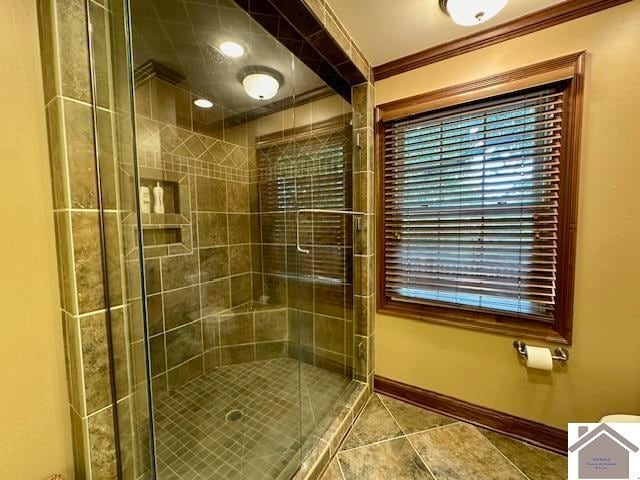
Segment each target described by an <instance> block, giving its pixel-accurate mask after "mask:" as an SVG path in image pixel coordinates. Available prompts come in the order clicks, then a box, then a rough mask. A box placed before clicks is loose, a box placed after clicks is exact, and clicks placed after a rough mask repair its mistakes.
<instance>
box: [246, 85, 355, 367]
mask: <svg viewBox="0 0 640 480" xmlns="http://www.w3.org/2000/svg"><path fill="white" fill-rule="evenodd" d="M329 106H330V107H329ZM328 107H329V108H328ZM309 110H310V113H311V114H310V115H309V116H307V121H308V123H306V124H303V125H301V126H299V127H297V128H293V129H290V130H289V131H287V132H285V138H284V139H277V140H275V141H274V140H271V141H269V140H267V141H265V142H258V145H257V146H256V158H257V166H258V185H259V192H260V208H261V210H260V215H259V217H260V223H261V225H262V245H261V246H262V257H263V276H264V285H265V288H264V293H265V295H267V296H268V297H269V298H270V299H272V298H274V299H275V301H276V302H278V303H281V304H286V305H287V307H288V308H289V335H290V341H289V355H290V356H291V357H293V358H299V359H301V360H302V361H305V362H307V363H310V364H314V365H316V366H319V367H322V368H328V369H330V370H333V371H336V372H339V373H341V374H343V375H347V376H351V374H352V371H353V355H352V349H353V326H352V318H353V315H352V309H353V301H352V298H353V282H352V261H351V258H352V248H351V219H350V218H347V217H345V216H343V215H335V214H304V215H303V216H302V217H301V218H300V224H301V227H300V241H301V243H302V245H303V246H304V247H305V248H308V249H309V250H310V254H304V253H299V252H297V251H296V214H295V212H296V210H297V209H301V208H322V209H333V210H350V209H351V175H352V171H351V154H352V146H351V141H352V138H351V126H350V119H351V115H350V110H351V106H350V105H348V104H347V103H346V102H344V101H343V100H342V99H341V98H340V97H338V96H337V95H335V96H333V97H331V98H328V99H326V100H324V101H318V102H314V103H311V104H310V106H309ZM328 110H329V112H328ZM331 110H333V111H332V112H331ZM314 111H318V113H317V114H316V115H315V117H316V119H315V121H314V114H313V112H314ZM346 111H348V112H349V113H348V114H341V113H343V112H346ZM327 113H333V114H337V115H336V116H335V117H333V118H331V119H329V120H328V121H327V120H323V121H319V120H318V118H317V117H320V118H323V115H322V114H324V116H325V117H326V116H327ZM297 123H299V124H302V123H303V121H302V119H298V120H297Z"/></svg>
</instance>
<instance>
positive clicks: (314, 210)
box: [296, 208, 365, 253]
mask: <svg viewBox="0 0 640 480" xmlns="http://www.w3.org/2000/svg"><path fill="white" fill-rule="evenodd" d="M301 213H332V214H334V215H353V216H357V217H362V216H364V215H365V213H364V212H349V211H346V210H327V209H324V208H301V209H300V210H296V248H297V249H298V251H299V252H300V253H311V250H309V249H306V248H302V247H301V246H300V214H301ZM358 220H359V219H358ZM356 228H357V229H358V230H361V226H360V223H358V225H357V227H356Z"/></svg>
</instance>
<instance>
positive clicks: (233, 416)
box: [224, 410, 242, 422]
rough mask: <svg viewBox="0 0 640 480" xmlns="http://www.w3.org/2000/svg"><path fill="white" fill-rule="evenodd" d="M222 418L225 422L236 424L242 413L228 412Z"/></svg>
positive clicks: (236, 411) (237, 411) (238, 411)
mask: <svg viewBox="0 0 640 480" xmlns="http://www.w3.org/2000/svg"><path fill="white" fill-rule="evenodd" d="M224 418H225V419H226V420H227V422H237V421H238V420H240V419H241V418H242V412H241V411H240V410H230V411H229V412H228V413H227V414H226V415H225V417H224Z"/></svg>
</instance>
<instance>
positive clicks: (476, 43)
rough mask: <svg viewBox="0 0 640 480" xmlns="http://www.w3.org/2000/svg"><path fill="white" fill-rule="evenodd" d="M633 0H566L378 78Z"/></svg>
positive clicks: (378, 73)
mask: <svg viewBox="0 0 640 480" xmlns="http://www.w3.org/2000/svg"><path fill="white" fill-rule="evenodd" d="M630 1H631V0H566V1H564V2H560V3H557V4H555V5H551V6H550V7H547V8H544V9H542V10H538V11H535V12H533V13H530V14H528V15H524V16H522V17H519V18H516V19H514V20H510V21H508V22H505V23H501V24H499V25H496V26H495V27H490V28H487V29H485V30H480V31H479V32H475V33H472V34H470V35H467V36H465V37H461V38H456V39H455V40H451V41H450V42H446V43H442V44H440V45H436V46H434V47H431V48H427V49H426V50H422V51H420V52H417V53H413V54H411V55H407V56H406V57H402V58H398V59H396V60H392V61H390V62H387V63H383V64H382V65H378V66H375V67H373V78H374V80H375V81H378V80H383V79H385V78H389V77H393V76H394V75H398V74H400V73H404V72H408V71H410V70H414V69H416V68H420V67H424V66H425V65H429V64H431V63H435V62H441V61H442V60H446V59H447V58H451V57H456V56H458V55H462V54H463V53H468V52H472V51H474V50H478V49H479V48H484V47H489V46H491V45H495V44H497V43H500V42H504V41H506V40H511V39H512V38H517V37H520V36H522V35H528V34H530V33H533V32H537V31H538V30H542V29H545V28H549V27H553V26H554V25H558V24H560V23H563V22H568V21H570V20H575V19H576V18H580V17H583V16H585V15H590V14H592V13H596V12H599V11H601V10H604V9H606V8H611V7H615V6H617V5H622V4H623V3H627V2H630Z"/></svg>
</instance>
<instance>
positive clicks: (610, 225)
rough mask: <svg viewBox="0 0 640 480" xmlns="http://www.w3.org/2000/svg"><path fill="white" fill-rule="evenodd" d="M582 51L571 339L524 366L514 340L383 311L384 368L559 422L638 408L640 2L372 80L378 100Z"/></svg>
mask: <svg viewBox="0 0 640 480" xmlns="http://www.w3.org/2000/svg"><path fill="white" fill-rule="evenodd" d="M580 50H586V51H587V52H588V56H587V72H586V85H585V95H586V103H585V109H584V116H583V132H582V136H583V141H582V159H581V173H580V203H579V217H578V243H577V259H576V265H577V266H576V284H575V316H574V343H573V346H572V347H571V348H570V350H571V359H570V361H569V362H568V365H567V367H566V370H565V371H562V372H559V371H558V372H554V373H553V374H550V375H549V374H534V373H531V372H527V370H526V369H525V368H524V367H522V366H521V365H520V364H519V363H518V361H517V358H516V354H515V353H514V350H513V349H512V347H511V342H512V340H513V338H510V337H508V336H501V335H495V334H487V333H477V332H472V331H468V330H463V329H460V328H455V327H446V326H438V325H434V324H429V323H424V322H418V321H413V320H407V319H401V318H395V317H389V316H383V315H377V317H376V322H377V323H376V373H377V374H378V375H382V376H385V377H389V378H392V379H396V380H399V381H402V382H405V383H409V384H412V385H417V386H419V387H422V388H425V389H428V390H432V391H435V392H439V393H443V394H446V395H451V396H453V397H456V398H459V399H462V400H466V401H469V402H473V403H476V404H480V405H483V406H487V407H491V408H495V409H498V410H500V411H503V412H508V413H511V414H514V415H518V416H521V417H524V418H527V419H531V420H535V421H539V422H542V423H545V424H548V425H552V426H555V427H559V428H566V427H567V426H566V424H567V422H571V421H597V420H598V419H599V418H600V417H601V416H602V415H604V414H607V413H635V414H637V415H640V60H639V57H638V55H639V54H640V1H633V2H630V3H627V4H624V5H621V6H618V7H614V8H610V9H608V10H604V11H602V12H599V13H597V14H593V15H590V16H587V17H583V18H580V19H577V20H574V21H571V22H567V23H564V24H561V25H558V26H555V27H553V28H549V29H546V30H543V31H539V32H536V33H533V34H531V35H527V36H524V37H520V38H517V39H513V40H509V41H507V42H504V43H500V44H498V45H494V46H492V47H488V48H484V49H481V50H477V51H475V52H471V53H468V54H465V55H461V56H458V57H455V58H451V59H448V60H445V61H442V62H439V63H436V64H433V65H429V66H426V67H423V68H420V69H417V70H414V71H411V72H407V73H404V74H402V75H398V76H396V77H392V78H389V79H385V80H382V81H380V82H377V83H376V103H377V104H383V103H386V102H389V101H392V100H397V99H399V98H403V97H407V96H410V95H415V94H419V93H423V92H428V91H431V90H434V89H438V88H442V87H446V86H450V85H456V84H459V83H463V82H467V81H469V80H473V79H477V78H482V77H486V76H489V75H493V74H496V73H500V72H503V71H508V70H511V69H514V68H517V67H521V66H524V65H528V64H532V63H536V62H540V61H543V60H547V59H550V58H554V57H559V56H562V55H565V54H568V53H572V52H576V51H580Z"/></svg>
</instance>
